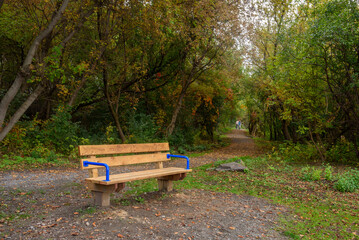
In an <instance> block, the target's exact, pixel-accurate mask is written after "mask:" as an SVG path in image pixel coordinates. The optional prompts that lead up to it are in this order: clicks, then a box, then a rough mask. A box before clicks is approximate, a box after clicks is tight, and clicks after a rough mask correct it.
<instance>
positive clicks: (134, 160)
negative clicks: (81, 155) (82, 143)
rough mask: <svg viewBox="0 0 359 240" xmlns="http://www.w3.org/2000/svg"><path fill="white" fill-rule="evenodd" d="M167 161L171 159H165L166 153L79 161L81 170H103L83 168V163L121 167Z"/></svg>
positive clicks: (89, 167) (91, 167)
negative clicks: (89, 162)
mask: <svg viewBox="0 0 359 240" xmlns="http://www.w3.org/2000/svg"><path fill="white" fill-rule="evenodd" d="M94 160H95V161H94ZM169 160H171V159H168V158H167V153H152V154H138V155H127V156H116V157H99V158H95V159H93V158H88V159H81V169H94V168H103V167H102V166H95V165H89V166H88V167H84V166H83V161H91V162H99V163H106V164H107V165H108V166H109V167H113V166H123V165H130V164H139V163H151V162H163V161H169ZM110 173H111V172H110Z"/></svg>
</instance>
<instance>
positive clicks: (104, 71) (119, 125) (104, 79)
mask: <svg viewBox="0 0 359 240" xmlns="http://www.w3.org/2000/svg"><path fill="white" fill-rule="evenodd" d="M102 74H103V83H104V90H105V96H106V100H107V105H108V107H109V109H110V112H111V115H112V117H113V119H114V120H115V124H116V129H117V132H118V135H119V136H120V138H121V141H122V143H124V142H125V141H126V137H125V134H123V131H122V127H121V124H120V119H119V117H118V111H116V110H115V109H114V107H113V105H112V103H111V97H110V93H109V89H108V82H107V71H106V66H104V68H103V73H102Z"/></svg>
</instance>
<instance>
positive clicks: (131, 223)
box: [0, 130, 287, 240]
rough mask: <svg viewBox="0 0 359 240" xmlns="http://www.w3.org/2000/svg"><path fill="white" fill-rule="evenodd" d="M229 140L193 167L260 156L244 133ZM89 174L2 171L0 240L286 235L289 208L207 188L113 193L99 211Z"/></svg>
mask: <svg viewBox="0 0 359 240" xmlns="http://www.w3.org/2000/svg"><path fill="white" fill-rule="evenodd" d="M228 137H229V138H231V141H232V143H231V144H230V145H229V146H227V147H225V148H221V149H216V150H214V151H212V152H210V153H208V154H205V155H203V156H201V157H197V158H192V159H191V167H195V166H199V165H202V164H205V163H210V162H214V161H218V160H225V159H228V158H233V157H236V156H257V155H259V154H260V153H261V151H260V150H259V149H258V148H257V147H256V146H255V144H254V141H253V140H252V139H251V138H249V137H247V136H246V135H245V132H244V131H243V130H233V131H232V132H231V133H229V134H228ZM174 162H175V164H182V165H183V164H184V162H183V161H181V162H180V161H178V162H177V160H176V161H174ZM134 168H135V166H134ZM127 170H130V169H127ZM194 171H196V170H194ZM86 174H87V172H86V171H81V170H78V169H73V170H69V169H67V170H41V171H40V170H35V171H27V172H9V173H5V174H2V175H1V177H0V180H1V185H0V207H1V208H0V213H1V217H0V239H1V238H5V239H8V238H9V239H129V240H130V239H131V240H132V239H149V240H151V239H156V240H157V239H158V240H159V239H240V238H243V239H287V238H286V237H284V236H283V235H281V233H280V232H278V230H274V229H275V228H276V225H277V219H278V214H280V213H283V212H286V208H284V207H282V206H278V205H274V204H271V203H270V202H268V201H266V200H264V199H260V198H256V197H252V196H246V195H236V194H232V193H218V192H212V191H207V190H202V189H187V190H186V189H185V190H175V191H174V192H172V193H168V194H164V193H161V192H157V191H154V192H147V193H145V194H141V195H140V196H134V197H128V196H127V197H126V196H125V195H124V194H123V192H121V193H114V196H112V200H113V201H112V202H111V206H110V207H109V208H105V209H102V208H99V209H97V208H94V207H93V205H92V203H93V199H92V197H91V194H90V193H89V192H88V191H87V190H86V188H85V187H84V185H83V184H82V182H83V180H84V178H85V177H86ZM121 199H122V200H121ZM138 199H142V201H140V202H138ZM123 201H124V202H123ZM123 203H126V204H123ZM6 216H11V217H9V218H8V217H6Z"/></svg>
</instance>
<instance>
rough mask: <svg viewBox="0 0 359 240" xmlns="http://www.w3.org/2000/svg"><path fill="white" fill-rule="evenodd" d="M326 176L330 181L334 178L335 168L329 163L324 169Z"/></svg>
mask: <svg viewBox="0 0 359 240" xmlns="http://www.w3.org/2000/svg"><path fill="white" fill-rule="evenodd" d="M324 178H325V179H326V180H328V181H331V180H333V169H332V167H331V166H330V165H327V166H326V168H325V169H324Z"/></svg>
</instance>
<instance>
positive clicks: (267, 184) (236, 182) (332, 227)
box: [174, 157, 359, 239]
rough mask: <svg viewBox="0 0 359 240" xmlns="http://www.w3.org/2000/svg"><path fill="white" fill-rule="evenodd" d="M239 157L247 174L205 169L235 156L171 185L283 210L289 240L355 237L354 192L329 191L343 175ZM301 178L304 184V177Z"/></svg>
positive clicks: (358, 230)
mask: <svg viewBox="0 0 359 240" xmlns="http://www.w3.org/2000/svg"><path fill="white" fill-rule="evenodd" d="M241 159H242V160H243V162H244V163H245V164H246V166H247V167H248V168H249V171H248V172H247V173H240V172H216V171H212V170H208V169H212V168H214V167H216V166H218V165H219V164H223V163H227V162H232V161H239V160H240V159H239V158H234V159H229V160H226V161H219V162H216V163H214V164H208V165H204V166H201V167H198V168H196V169H194V171H193V172H192V173H191V174H189V175H188V176H187V177H186V178H185V179H184V180H183V181H179V182H176V183H175V184H174V187H175V188H182V189H192V188H197V189H205V190H211V191H218V192H231V193H235V194H248V195H252V196H256V197H261V198H266V199H269V200H271V201H272V202H273V203H276V204H281V205H284V206H287V207H288V208H290V209H291V213H290V214H288V215H286V216H284V215H283V216H282V217H281V222H282V226H281V230H282V231H283V232H284V234H285V235H286V236H288V237H291V238H293V239H355V238H357V237H358V235H359V216H358V214H357V213H358V202H359V197H358V194H356V193H355V192H353V193H343V192H339V191H338V190H336V189H335V187H334V186H335V182H336V180H332V181H330V179H338V178H339V177H340V176H341V175H342V174H338V173H336V174H334V171H333V169H332V168H331V167H330V168H329V167H328V166H327V167H325V168H324V167H321V166H316V167H307V169H304V170H305V171H304V172H303V170H302V169H303V168H305V166H298V165H294V164H293V165H291V164H288V163H286V162H284V161H280V160H269V159H267V158H264V157H259V158H250V157H244V158H241ZM305 174H307V176H306V178H307V180H305V179H304V177H303V176H304V175H305ZM349 175H351V176H352V175H353V174H349ZM344 176H346V175H345V174H344Z"/></svg>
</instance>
